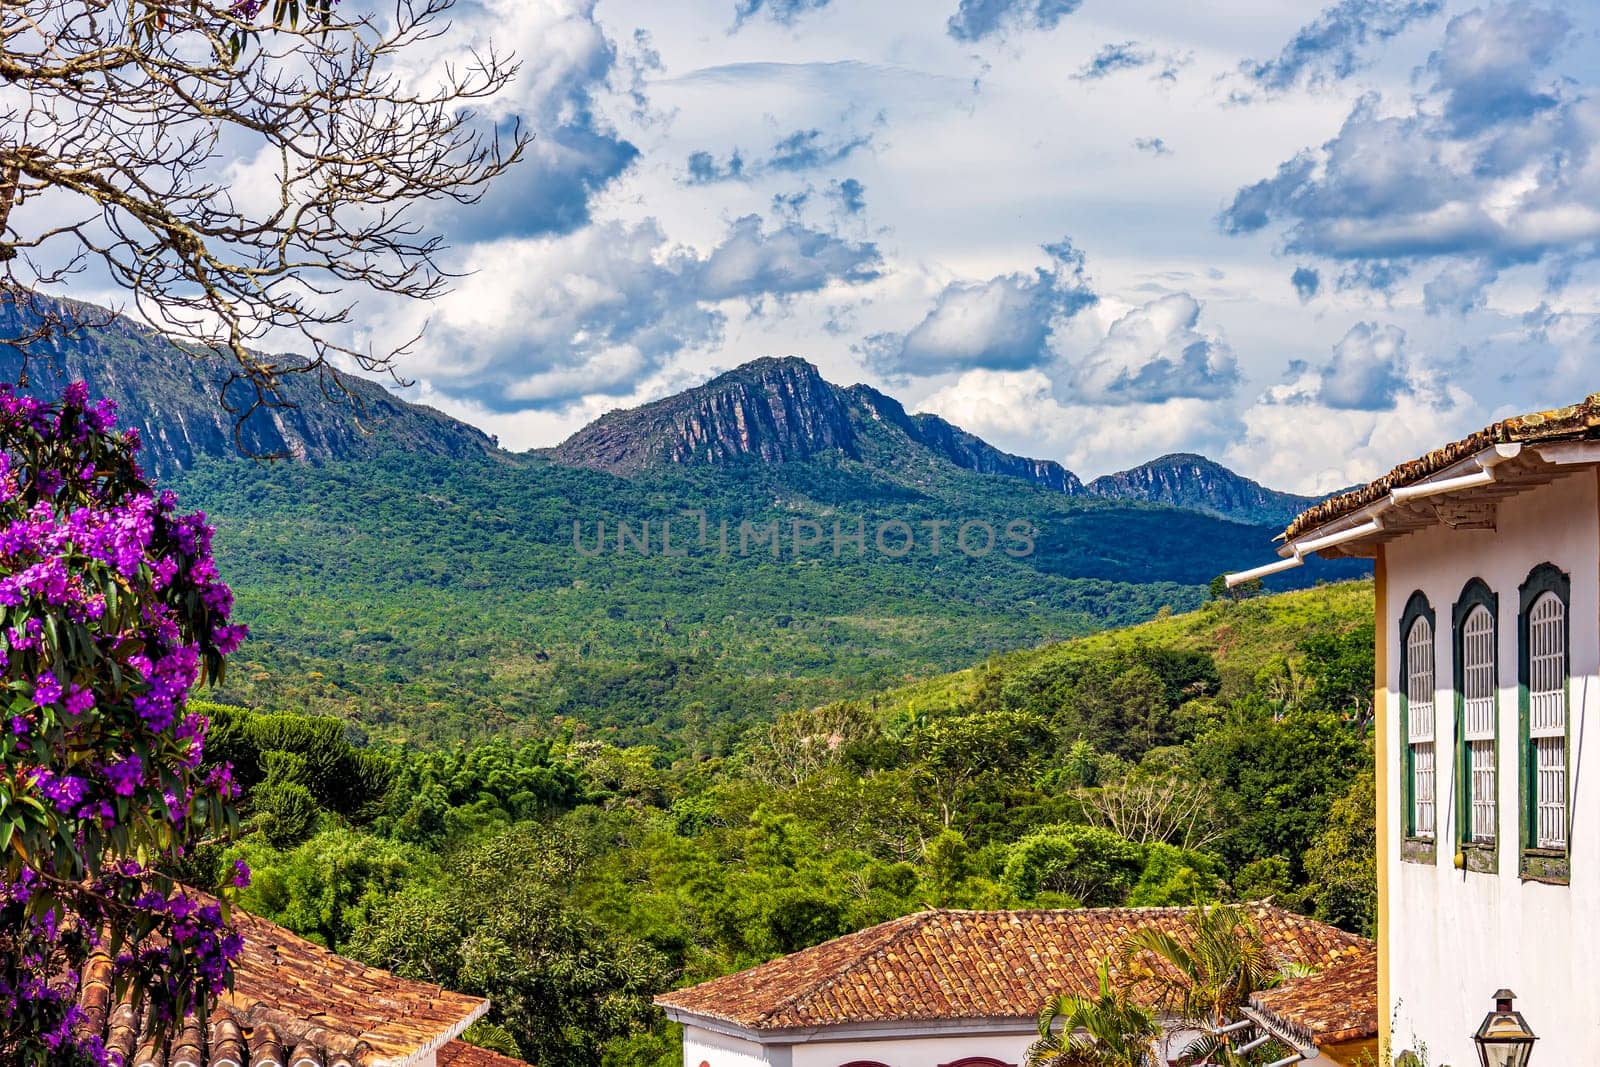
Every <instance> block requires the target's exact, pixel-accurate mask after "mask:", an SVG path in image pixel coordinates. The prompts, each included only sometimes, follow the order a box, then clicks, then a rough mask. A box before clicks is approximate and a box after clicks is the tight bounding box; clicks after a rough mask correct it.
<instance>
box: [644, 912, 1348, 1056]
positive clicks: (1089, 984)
mask: <svg viewBox="0 0 1600 1067" xmlns="http://www.w3.org/2000/svg"><path fill="white" fill-rule="evenodd" d="M1248 910H1249V913H1250V915H1251V918H1252V921H1253V922H1254V924H1255V925H1256V927H1257V929H1258V930H1259V932H1260V934H1261V936H1262V939H1263V940H1264V942H1265V943H1266V946H1267V948H1268V950H1269V952H1271V953H1272V955H1273V956H1274V957H1275V958H1276V959H1277V960H1278V961H1279V962H1280V963H1297V964H1308V965H1311V966H1314V967H1318V968H1324V969H1327V968H1331V967H1333V966H1335V965H1337V964H1340V963H1343V962H1346V961H1349V960H1352V959H1355V958H1357V957H1359V956H1361V955H1363V954H1366V955H1370V954H1371V952H1372V946H1371V943H1370V942H1368V941H1366V940H1365V939H1364V938H1360V937H1357V936H1355V935H1354V934H1349V933H1346V932H1344V931H1342V930H1337V929H1335V928H1333V927H1331V926H1327V925H1325V924H1323V923H1320V922H1317V921H1316V920H1314V919H1309V918H1306V917H1305V916H1302V915H1295V914H1293V913H1292V912H1287V911H1284V910H1283V909H1281V908H1276V907H1272V906H1270V905H1265V904H1256V905H1250V906H1249V909H1248ZM1188 915H1189V910H1188V909H1186V908H1076V909H1060V910H1038V911H951V910H936V911H924V912H919V913H917V914H915V915H908V916H906V917H904V918H900V919H894V920H892V921H890V922H886V923H882V924H880V925H878V926H874V927H871V928H869V929H866V930H862V931H861V932H859V933H854V934H848V935H846V936H844V937H840V938H836V939H835V940H832V941H828V942H825V943H823V944H821V945H817V946H815V947H813V948H808V949H804V950H802V951H800V952H796V953H793V954H792V955H789V956H783V957H780V958H779V959H776V960H772V961H771V962H769V963H763V964H761V965H760V966H757V967H753V968H751V969H749V970H747V971H741V972H740V973H738V974H731V975H727V976H725V977H722V978H715V979H712V980H711V981H709V982H702V983H701V984H699V985H695V986H690V987H688V988H686V989H679V990H676V991H674V992H671V993H666V994H663V995H661V996H658V997H657V998H656V1003H657V1004H658V1005H660V1006H661V1007H662V1009H663V1010H665V1011H666V1013H667V1017H668V1018H670V1019H672V1020H673V1021H674V1022H678V1023H681V1024H683V1062H684V1067H1017V1065H1019V1064H1021V1063H1022V1062H1023V1059H1024V1056H1025V1054H1026V1052H1027V1049H1028V1046H1029V1045H1031V1044H1032V1043H1033V1042H1034V1041H1035V1040H1036V1039H1037V1038H1038V1036H1039V1034H1038V1017H1039V1011H1040V1009H1041V1008H1042V1007H1043V1006H1044V1003H1045V1001H1046V1000H1047V999H1048V998H1050V997H1052V996H1054V995H1056V994H1058V993H1081V994H1092V993H1093V992H1094V991H1095V990H1096V988H1097V974H1096V968H1097V966H1098V965H1099V963H1100V961H1101V960H1102V959H1104V958H1106V957H1108V956H1109V957H1112V959H1113V960H1117V959H1118V958H1120V954H1121V948H1122V944H1123V942H1124V941H1125V940H1126V938H1127V937H1128V935H1129V934H1130V933H1132V932H1133V931H1135V930H1139V929H1150V928H1155V929H1161V930H1167V931H1171V932H1175V933H1180V934H1181V932H1182V931H1183V930H1184V928H1185V924H1186V919H1187V917H1188ZM1366 1004H1367V1006H1368V1007H1369V1009H1370V1007H1371V1005H1372V1004H1373V1000H1372V994H1371V993H1370V992H1369V994H1368V997H1367V1000H1366ZM1369 1014H1370V1013H1369ZM1376 1029H1377V1022H1376V1018H1375V1017H1369V1019H1368V1020H1367V1023H1366V1032H1365V1034H1364V1035H1363V1036H1367V1037H1371V1036H1373V1035H1375V1034H1376ZM1179 1049H1180V1046H1179V1045H1178V1044H1176V1043H1175V1044H1174V1048H1173V1054H1174V1055H1176V1053H1177V1051H1179ZM1295 1058H1299V1057H1298V1056H1296V1057H1295Z"/></svg>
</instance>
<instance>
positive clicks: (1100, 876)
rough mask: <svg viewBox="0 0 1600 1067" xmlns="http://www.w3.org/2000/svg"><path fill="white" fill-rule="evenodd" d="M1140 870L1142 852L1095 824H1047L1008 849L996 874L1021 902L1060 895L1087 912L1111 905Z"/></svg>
mask: <svg viewBox="0 0 1600 1067" xmlns="http://www.w3.org/2000/svg"><path fill="white" fill-rule="evenodd" d="M1143 870H1144V850H1143V849H1141V848H1140V847H1139V846H1138V845H1135V844H1134V843H1133V842H1131V841H1128V840H1126V839H1125V838H1122V837H1118V836H1117V835H1116V834H1114V833H1112V832H1111V831H1110V830H1106V829H1102V828H1101V827H1098V826H1046V827H1044V828H1042V829H1039V830H1035V831H1034V832H1033V833H1030V834H1028V835H1027V836H1025V837H1023V838H1022V839H1021V840H1020V841H1018V842H1017V843H1016V844H1015V845H1013V846H1012V848H1011V853H1010V856H1009V857H1008V858H1007V859H1006V867H1005V873H1004V874H1003V875H1002V876H1001V877H1002V881H1003V882H1004V883H1005V885H1006V887H1007V888H1008V889H1010V890H1011V891H1012V892H1014V893H1016V894H1017V896H1018V897H1020V898H1021V899H1023V900H1025V901H1032V900H1033V899H1034V898H1036V897H1037V896H1038V895H1039V894H1040V893H1061V894H1065V895H1066V896H1067V897H1069V898H1071V900H1072V901H1073V903H1075V904H1078V905H1082V906H1083V907H1086V908H1103V907H1115V906H1117V905H1119V904H1121V903H1123V901H1124V900H1125V899H1126V898H1127V895H1128V891H1129V890H1130V889H1131V888H1132V887H1133V885H1134V883H1136V882H1137V881H1138V880H1139V875H1140V874H1141V873H1142V872H1143Z"/></svg>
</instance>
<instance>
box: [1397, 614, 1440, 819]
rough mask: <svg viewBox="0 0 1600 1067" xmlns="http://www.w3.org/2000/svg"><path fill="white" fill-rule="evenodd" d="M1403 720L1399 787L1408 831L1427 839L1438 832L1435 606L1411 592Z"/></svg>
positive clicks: (1403, 628)
mask: <svg viewBox="0 0 1600 1067" xmlns="http://www.w3.org/2000/svg"><path fill="white" fill-rule="evenodd" d="M1400 638H1401V648H1400V675H1401V686H1400V722H1401V730H1402V731H1403V735H1404V744H1405V754H1404V757H1403V759H1404V764H1403V767H1402V773H1401V789H1402V793H1403V796H1404V798H1405V799H1404V804H1405V809H1404V810H1405V835H1406V836H1407V837H1413V838H1418V839H1421V840H1424V841H1431V840H1432V839H1433V836H1434V826H1435V811H1436V808H1435V802H1434V791H1435V786H1436V782H1437V776H1436V774H1435V772H1434V758H1435V749H1434V730H1435V725H1434V723H1435V716H1434V711H1433V707H1434V696H1433V694H1434V689H1435V686H1434V662H1435V657H1434V646H1433V608H1431V607H1430V606H1429V605H1428V599H1427V597H1425V596H1423V595H1422V593H1421V592H1417V593H1413V594H1412V595H1411V599H1410V601H1408V602H1407V604H1406V610H1405V614H1404V615H1402V616H1401V619H1400Z"/></svg>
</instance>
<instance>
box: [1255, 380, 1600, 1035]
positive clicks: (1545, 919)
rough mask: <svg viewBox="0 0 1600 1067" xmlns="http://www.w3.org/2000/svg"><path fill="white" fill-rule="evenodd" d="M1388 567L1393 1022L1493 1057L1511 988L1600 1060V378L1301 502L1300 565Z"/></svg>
mask: <svg viewBox="0 0 1600 1067" xmlns="http://www.w3.org/2000/svg"><path fill="white" fill-rule="evenodd" d="M1311 552H1322V553H1324V554H1326V555H1354V556H1365V557H1368V558H1371V559H1373V560H1375V563H1376V598H1377V650H1376V651H1377V665H1378V671H1377V674H1378V677H1377V705H1376V706H1377V709H1378V733H1377V760H1378V767H1379V772H1380V773H1379V775H1378V811H1379V813H1380V820H1379V827H1378V832H1379V833H1378V841H1379V876H1378V877H1379V898H1380V906H1379V939H1378V953H1379V961H1380V966H1379V1003H1378V1007H1379V1019H1380V1022H1381V1024H1382V1025H1383V1027H1384V1028H1385V1029H1386V1030H1387V1029H1388V1027H1389V1023H1390V1020H1391V1019H1392V1020H1393V1030H1392V1033H1388V1034H1386V1035H1385V1036H1386V1038H1387V1040H1388V1047H1389V1048H1391V1049H1392V1051H1393V1052H1394V1053H1395V1054H1396V1055H1398V1054H1399V1053H1401V1052H1403V1051H1407V1050H1414V1051H1417V1052H1419V1053H1422V1052H1423V1051H1424V1050H1425V1055H1426V1061H1427V1062H1429V1063H1431V1064H1433V1065H1434V1067H1438V1065H1441V1064H1454V1065H1456V1067H1465V1065H1468V1064H1474V1063H1477V1062H1478V1055H1477V1051H1476V1049H1475V1047H1474V1045H1473V1042H1472V1036H1471V1035H1472V1034H1473V1032H1474V1030H1475V1029H1476V1028H1477V1026H1478V1024H1479V1023H1480V1022H1481V1021H1482V1019H1483V1017H1484V1015H1485V1013H1486V1012H1487V1011H1488V1010H1489V1009H1490V1008H1491V1007H1492V1003H1491V1001H1492V995H1493V994H1494V993H1495V991H1496V990H1498V989H1501V988H1510V989H1511V990H1513V991H1515V993H1516V994H1517V1002H1516V1007H1517V1008H1518V1009H1519V1010H1521V1011H1522V1012H1523V1013H1524V1015H1525V1016H1526V1019H1527V1022H1528V1024H1529V1026H1530V1027H1531V1028H1532V1030H1533V1031H1534V1032H1535V1033H1537V1034H1538V1035H1539V1038H1540V1040H1539V1042H1538V1044H1537V1045H1536V1046H1535V1051H1534V1056H1533V1062H1534V1063H1535V1064H1578V1063H1597V1062H1600V983H1597V982H1596V981H1595V980H1594V971H1595V960H1596V958H1597V957H1600V923H1597V922H1596V920H1597V919H1600V835H1597V834H1593V833H1590V832H1589V831H1590V828H1591V827H1595V826H1600V822H1597V820H1600V791H1597V790H1596V788H1595V785H1596V784H1597V783H1594V782H1591V781H1590V778H1592V777H1593V776H1592V775H1590V774H1588V773H1587V772H1586V770H1585V767H1584V764H1583V758H1584V754H1585V753H1586V752H1589V753H1593V752H1595V750H1596V746H1597V745H1600V720H1597V721H1591V719H1590V712H1592V711H1600V691H1597V690H1600V394H1597V395H1595V396H1591V397H1589V398H1588V400H1586V401H1585V402H1584V403H1582V404H1579V405H1575V406H1574V407H1570V408H1564V409H1561V410H1558V411H1552V412H1543V413H1539V414H1536V415H1529V416H1526V417H1523V418H1517V419H1510V420H1507V421H1505V422H1501V423H1497V424H1496V425H1494V426H1491V427H1488V428H1487V429H1486V430H1484V431H1483V432H1481V433H1478V434H1475V435H1473V436H1472V437H1469V438H1467V439H1465V440H1463V441H1459V442H1456V443H1455V444H1451V445H1448V446H1446V447H1444V448H1441V449H1438V450H1436V451H1434V452H1430V453H1429V454H1428V455H1426V456H1424V457H1422V458H1420V459H1418V460H1415V461H1413V462H1411V463H1407V464H1404V465H1402V466H1400V467H1398V468H1396V469H1395V470H1394V472H1392V473H1391V474H1390V475H1388V476H1387V477H1385V478H1381V479H1379V480H1378V481H1376V482H1373V483H1372V484H1371V485H1369V486H1366V487H1364V488H1362V489H1359V490H1356V491H1355V492H1352V493H1349V494H1346V495H1344V496H1341V497H1338V498H1335V499H1334V500H1331V501H1328V502H1326V503H1324V504H1322V505H1319V506H1318V507H1316V508H1314V509H1312V510H1311V511H1309V512H1307V513H1306V514H1305V515H1302V516H1301V517H1300V518H1299V519H1297V520H1296V521H1295V523H1294V524H1293V525H1291V526H1290V528H1289V530H1288V531H1287V541H1286V545H1285V547H1284V548H1283V550H1282V552H1281V553H1280V554H1282V555H1284V556H1285V557H1286V559H1285V560H1284V561H1283V562H1281V563H1278V564H1273V565H1272V566H1270V567H1267V568H1258V569H1257V571H1254V572H1247V573H1246V574H1244V575H1235V576H1231V577H1230V581H1232V580H1237V579H1239V578H1247V577H1250V576H1252V575H1256V574H1261V573H1263V572H1267V571H1271V570H1276V569H1282V568H1285V567H1289V566H1293V565H1294V564H1295V563H1296V562H1297V561H1298V560H1299V559H1300V558H1301V557H1302V556H1304V555H1307V554H1309V553H1311Z"/></svg>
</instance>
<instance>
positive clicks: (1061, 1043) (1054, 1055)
mask: <svg viewBox="0 0 1600 1067" xmlns="http://www.w3.org/2000/svg"><path fill="white" fill-rule="evenodd" d="M1098 974H1099V976H1100V990H1099V994H1098V995H1097V996H1093V997H1082V996H1077V995H1076V994H1072V993H1063V994H1061V995H1059V996H1057V997H1054V998H1053V999H1051V1000H1049V1001H1047V1002H1046V1003H1045V1006H1044V1009H1043V1010H1042V1011H1040V1012H1039V1040H1037V1041H1035V1042H1034V1043H1033V1044H1032V1045H1031V1046H1029V1048H1028V1057H1027V1067H1151V1065H1152V1064H1156V1063H1159V1062H1161V1061H1160V1060H1159V1059H1158V1058H1157V1057H1156V1054H1155V1046H1156V1042H1157V1040H1159V1039H1160V1037H1161V1024H1160V1023H1159V1022H1157V1021H1156V1017H1155V1013H1153V1012H1151V1011H1150V1010H1149V1009H1147V1008H1144V1007H1141V1006H1139V1005H1138V1004H1135V1003H1133V1002H1132V1001H1131V1000H1129V999H1128V995H1127V992H1126V991H1125V990H1124V989H1121V988H1119V987H1118V986H1117V985H1116V984H1115V983H1114V982H1113V981H1112V979H1111V960H1110V959H1109V958H1107V959H1103V960H1101V961H1100V966H1099V969H1098Z"/></svg>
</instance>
